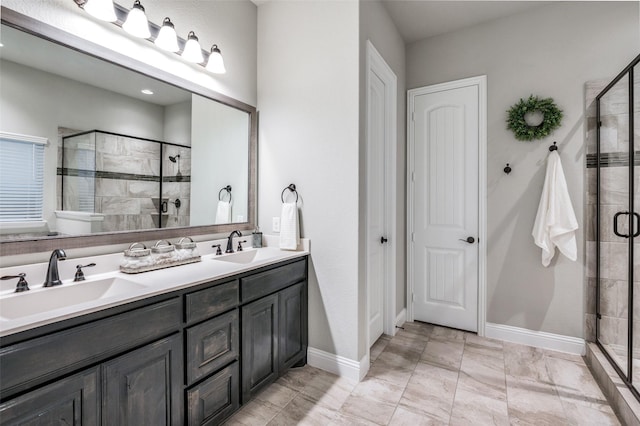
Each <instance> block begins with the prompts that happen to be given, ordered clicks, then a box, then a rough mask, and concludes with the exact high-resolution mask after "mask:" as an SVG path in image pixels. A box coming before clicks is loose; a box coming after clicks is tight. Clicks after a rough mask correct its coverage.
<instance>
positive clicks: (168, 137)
mask: <svg viewBox="0 0 640 426" xmlns="http://www.w3.org/2000/svg"><path fill="white" fill-rule="evenodd" d="M3 12H4V9H3ZM4 20H5V17H4V16H3V21H4ZM1 35H2V44H3V47H2V48H1V49H2V50H1V52H0V53H1V55H0V87H1V90H0V111H1V113H2V118H1V119H0V131H1V132H2V133H3V134H2V139H3V140H4V139H5V138H6V137H7V135H9V136H8V137H9V139H25V138H26V139H29V137H33V136H35V137H39V138H46V139H47V140H48V142H47V145H46V146H45V147H44V162H43V186H44V191H43V199H42V220H32V218H27V217H24V218H21V217H19V216H16V214H15V212H12V215H11V217H10V218H8V217H3V216H2V211H3V210H6V209H3V208H2V205H4V206H5V207H6V206H7V205H8V204H11V203H9V200H8V198H9V197H8V196H7V195H6V194H7V192H5V191H2V192H0V241H5V242H6V241H20V240H33V239H37V238H40V237H43V238H47V239H51V238H52V237H64V236H77V235H86V234H95V233H113V232H119V231H140V230H151V229H164V228H175V227H187V226H188V227H192V226H198V227H203V226H205V227H206V226H212V225H223V224H231V223H233V224H246V225H247V226H250V225H251V224H250V222H251V220H252V217H253V216H252V212H251V209H252V208H253V207H252V204H253V203H252V202H251V200H250V197H251V196H252V193H253V191H252V190H251V186H252V185H255V182H253V180H255V177H252V174H251V173H252V172H253V171H252V170H251V167H250V164H251V162H252V158H251V156H252V153H251V151H252V149H255V147H252V146H251V143H252V137H253V135H252V133H253V129H254V126H255V123H254V122H252V121H255V109H253V107H250V108H251V109H253V110H251V109H249V110H246V109H243V108H242V106H244V104H241V103H239V102H238V104H240V105H241V106H240V107H235V106H230V105H227V104H224V103H221V102H218V101H215V100H212V99H210V98H208V97H205V96H201V95H200V94H197V93H193V92H191V91H188V90H184V89H182V88H179V87H176V86H175V85H174V84H175V82H172V83H174V84H168V83H165V82H162V81H159V80H157V79H154V78H151V77H148V76H146V75H143V74H140V73H138V72H135V71H132V70H130V69H126V68H123V67H121V66H118V65H114V64H112V63H109V62H106V61H103V60H101V59H98V58H95V57H93V56H90V55H87V54H84V53H82V52H79V51H77V50H75V49H71V48H68V47H66V46H63V45H60V44H56V43H53V42H50V41H47V40H45V39H43V38H39V37H36V36H33V35H31V34H27V33H26V32H23V31H20V30H18V29H15V28H12V27H9V26H7V25H4V24H3V25H2V28H1ZM14 135H15V136H16V137H15V138H13V136H14ZM0 143H4V142H0ZM0 149H3V146H1V145H0ZM5 172H7V170H5ZM223 188H232V189H231V190H230V191H222V192H223V193H219V191H221V190H222V189H223ZM0 189H2V188H0ZM215 230H216V228H215V227H214V228H211V229H210V230H209V229H208V231H215ZM223 230H224V229H220V231H223ZM200 231H202V230H200ZM185 235H186V234H185Z"/></svg>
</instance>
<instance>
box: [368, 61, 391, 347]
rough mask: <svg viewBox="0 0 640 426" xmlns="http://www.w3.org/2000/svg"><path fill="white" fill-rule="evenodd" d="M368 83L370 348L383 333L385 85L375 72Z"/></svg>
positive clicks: (385, 237) (385, 236)
mask: <svg viewBox="0 0 640 426" xmlns="http://www.w3.org/2000/svg"><path fill="white" fill-rule="evenodd" d="M369 78H370V83H369V107H370V108H369V120H368V123H369V124H368V129H369V133H368V144H367V170H368V171H369V173H368V174H367V211H368V212H370V214H369V215H368V218H367V219H368V220H367V236H368V238H367V264H368V268H367V277H368V289H369V346H371V345H372V344H373V343H375V341H376V340H378V338H379V337H380V336H381V335H382V332H383V331H384V296H383V291H384V285H385V282H384V279H385V253H384V251H385V242H386V241H385V239H386V240H387V241H388V236H387V235H386V233H385V226H384V222H385V220H384V219H385V218H384V199H385V192H384V191H385V185H384V178H385V168H384V134H385V131H384V130H385V129H384V128H385V120H384V107H385V105H384V82H383V81H382V80H381V79H380V77H379V76H378V75H377V74H376V73H374V72H372V73H371V75H370V77H369Z"/></svg>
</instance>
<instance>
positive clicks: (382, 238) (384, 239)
mask: <svg viewBox="0 0 640 426" xmlns="http://www.w3.org/2000/svg"><path fill="white" fill-rule="evenodd" d="M387 241H389V240H387V239H386V238H385V237H380V244H384V243H386V242H387Z"/></svg>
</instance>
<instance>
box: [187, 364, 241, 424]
mask: <svg viewBox="0 0 640 426" xmlns="http://www.w3.org/2000/svg"><path fill="white" fill-rule="evenodd" d="M239 376H240V374H239V372H238V363H237V362H234V363H233V364H231V365H230V366H228V367H227V368H225V369H224V370H222V371H220V372H219V373H217V374H215V375H213V376H211V377H210V378H209V379H207V380H205V381H204V382H202V383H200V384H199V385H198V386H196V387H194V388H193V389H191V390H188V391H187V404H188V405H189V408H188V410H189V411H188V413H187V416H188V424H189V425H190V426H194V425H207V426H213V425H218V424H220V423H221V421H222V420H224V419H225V418H227V417H228V416H230V415H231V413H233V412H234V411H236V409H237V408H238V407H239V405H240V387H239V386H240V378H239Z"/></svg>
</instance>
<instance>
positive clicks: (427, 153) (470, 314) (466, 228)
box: [410, 84, 480, 331]
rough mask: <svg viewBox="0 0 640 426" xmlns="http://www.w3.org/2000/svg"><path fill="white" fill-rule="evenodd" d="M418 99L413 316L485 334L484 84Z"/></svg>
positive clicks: (455, 88) (416, 97)
mask: <svg viewBox="0 0 640 426" xmlns="http://www.w3.org/2000/svg"><path fill="white" fill-rule="evenodd" d="M413 101H414V102H413V108H414V109H413V111H412V112H413V114H412V117H413V129H411V130H412V131H413V135H414V169H413V173H414V182H413V228H412V229H413V247H412V250H411V251H412V253H413V258H412V265H413V271H410V273H412V274H413V292H414V305H413V310H414V315H413V316H414V319H416V320H420V321H425V322H430V323H434V324H440V325H445V326H449V327H455V328H459V329H463V330H469V331H477V330H478V207H479V205H478V185H479V181H480V179H479V176H478V156H479V147H478V142H479V87H478V85H476V84H470V85H466V86H462V87H454V88H446V89H443V90H436V91H432V92H429V93H424V94H420V95H416V96H415V97H414V98H413Z"/></svg>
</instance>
